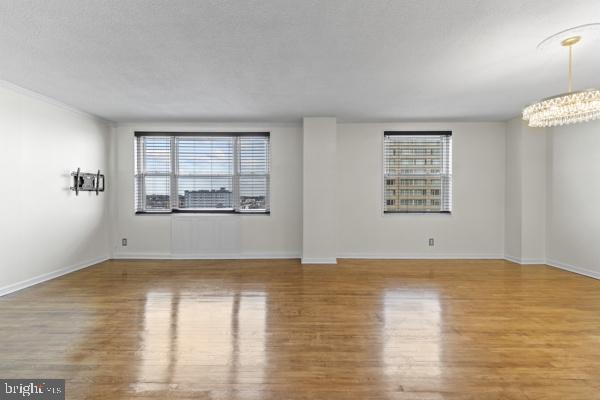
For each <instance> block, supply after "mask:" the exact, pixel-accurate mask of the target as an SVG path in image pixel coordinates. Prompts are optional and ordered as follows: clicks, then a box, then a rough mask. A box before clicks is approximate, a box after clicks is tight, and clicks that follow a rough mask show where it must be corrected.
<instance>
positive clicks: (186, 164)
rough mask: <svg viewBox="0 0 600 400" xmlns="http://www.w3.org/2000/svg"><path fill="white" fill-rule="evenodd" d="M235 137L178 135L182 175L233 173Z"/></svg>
mask: <svg viewBox="0 0 600 400" xmlns="http://www.w3.org/2000/svg"><path fill="white" fill-rule="evenodd" d="M233 141H234V138H233V137H178V138H177V159H178V165H177V168H178V173H179V174H180V175H232V174H233Z"/></svg>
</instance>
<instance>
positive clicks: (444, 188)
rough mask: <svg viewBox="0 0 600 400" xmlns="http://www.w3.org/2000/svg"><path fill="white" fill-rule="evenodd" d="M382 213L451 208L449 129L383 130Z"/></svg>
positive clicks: (431, 211) (439, 211) (419, 211)
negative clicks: (419, 130) (440, 130)
mask: <svg viewBox="0 0 600 400" xmlns="http://www.w3.org/2000/svg"><path fill="white" fill-rule="evenodd" d="M383 142H384V176H383V184H384V185H383V186H384V201H383V210H384V212H385V213H449V212H451V211H452V132H446V131H444V132H397V131H386V132H385V133H384V140H383Z"/></svg>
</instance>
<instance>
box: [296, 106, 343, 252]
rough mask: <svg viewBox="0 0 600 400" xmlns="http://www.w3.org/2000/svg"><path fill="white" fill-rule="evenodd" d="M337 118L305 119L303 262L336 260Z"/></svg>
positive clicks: (303, 152) (303, 151)
mask: <svg viewBox="0 0 600 400" xmlns="http://www.w3.org/2000/svg"><path fill="white" fill-rule="evenodd" d="M336 129H337V127H336V119H335V118H304V121H303V150H302V154H303V174H302V179H303V186H302V195H303V200H302V204H303V214H302V215H303V218H302V221H303V222H302V231H303V233H302V235H303V236H302V238H303V239H302V262H303V263H335V260H336V256H337V251H336V247H337V246H336V234H337V227H336V219H337V218H336V210H337V204H338V203H337V201H336V198H335V195H336V185H335V182H336V176H337V173H336V172H337V171H336V168H337V165H336V142H337V137H336Z"/></svg>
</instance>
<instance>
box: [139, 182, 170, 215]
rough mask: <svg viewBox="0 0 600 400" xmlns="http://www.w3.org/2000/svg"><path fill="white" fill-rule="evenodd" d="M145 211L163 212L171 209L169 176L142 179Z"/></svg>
mask: <svg viewBox="0 0 600 400" xmlns="http://www.w3.org/2000/svg"><path fill="white" fill-rule="evenodd" d="M144 189H145V192H146V199H145V203H146V205H145V206H146V209H147V210H163V209H170V208H171V201H170V199H171V196H170V193H171V178H170V177H169V176H146V177H144Z"/></svg>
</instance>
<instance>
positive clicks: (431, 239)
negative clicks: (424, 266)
mask: <svg viewBox="0 0 600 400" xmlns="http://www.w3.org/2000/svg"><path fill="white" fill-rule="evenodd" d="M429 245H430V246H433V245H434V242H433V238H430V239H429Z"/></svg>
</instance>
